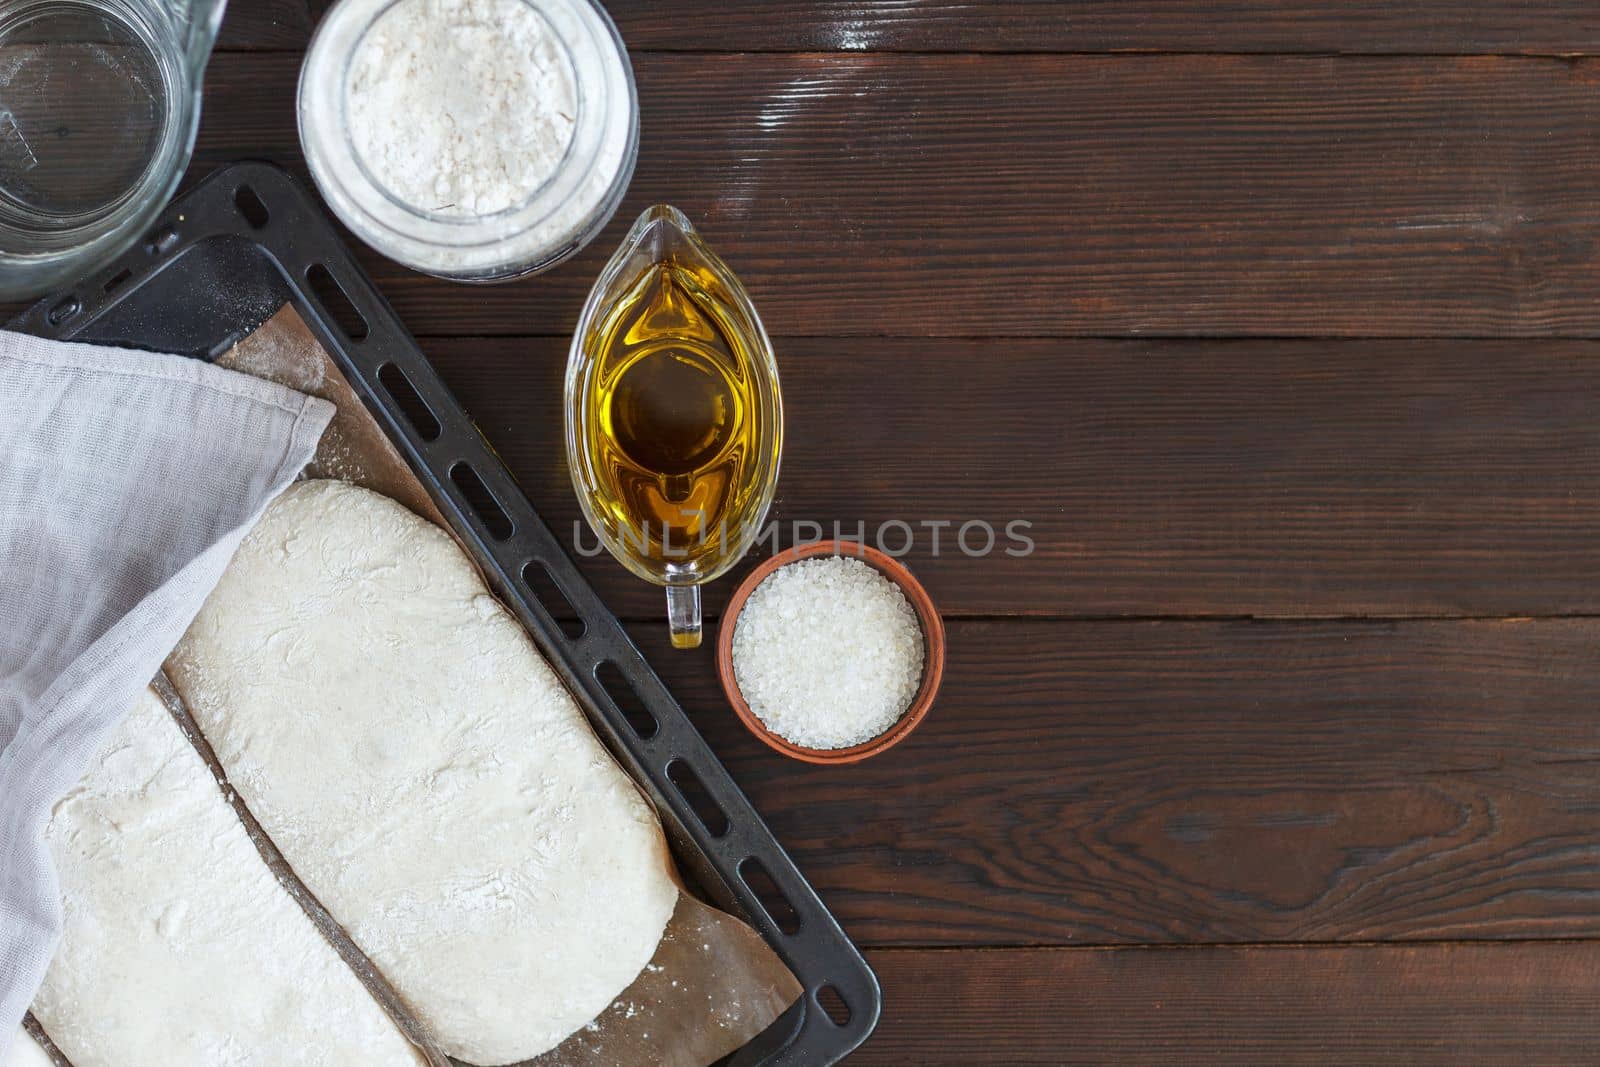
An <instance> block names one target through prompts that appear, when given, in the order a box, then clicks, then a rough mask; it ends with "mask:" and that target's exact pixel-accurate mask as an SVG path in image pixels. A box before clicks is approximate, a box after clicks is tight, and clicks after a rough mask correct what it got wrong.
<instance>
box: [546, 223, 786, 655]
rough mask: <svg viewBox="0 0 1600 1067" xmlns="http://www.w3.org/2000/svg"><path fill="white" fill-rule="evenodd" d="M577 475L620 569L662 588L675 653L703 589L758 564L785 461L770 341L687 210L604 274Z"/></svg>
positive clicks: (589, 513) (632, 235)
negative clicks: (751, 558)
mask: <svg viewBox="0 0 1600 1067" xmlns="http://www.w3.org/2000/svg"><path fill="white" fill-rule="evenodd" d="M565 409H566V446H567V467H568V470H569V471H570V472H571V475H572V486H573V489H574V490H575V491H576V493H577V495H578V502H579V504H580V505H581V506H582V508H583V515H584V518H585V519H587V520H588V522H589V525H590V526H591V527H592V528H593V529H594V531H595V532H596V533H597V534H598V535H599V536H600V540H601V542H602V543H603V544H604V545H605V546H606V548H607V549H608V550H610V552H611V554H612V556H614V557H615V558H616V559H617V561H618V562H620V563H621V564H622V565H623V566H624V567H626V568H628V570H630V571H632V572H633V573H634V574H636V575H638V576H639V577H640V578H643V579H644V580H645V581H648V582H653V583H655V584H656V585H660V586H664V587H665V588H666V595H667V622H668V626H669V628H670V630H671V633H672V643H673V645H674V646H675V647H677V648H694V647H695V646H697V645H698V644H700V586H702V585H704V584H705V583H707V582H710V581H713V580H714V579H716V578H717V577H719V576H721V575H722V574H724V573H726V572H727V570H728V569H729V568H731V567H732V566H733V565H734V564H735V563H737V562H738V561H739V560H740V559H741V558H743V556H744V554H745V553H746V552H748V551H749V549H750V546H751V545H752V544H754V542H755V540H756V538H757V537H758V536H759V534H760V530H761V524H762V523H763V522H765V521H766V516H767V509H768V508H770V507H771V506H772V498H773V494H774V493H775V492H776V490H777V486H778V466H779V461H780V460H781V458H782V454H783V397H782V393H781V391H780V389H779V386H778V366H777V362H776V360H775V359H774V358H773V354H772V343H771V341H769V340H768V338H767V332H766V330H765V328H763V326H762V325H761V318H760V316H759V315H757V314H756V309H755V306H754V305H753V304H752V303H751V301H750V296H749V294H748V293H747V292H746V291H745V288H744V286H743V285H742V284H741V283H740V281H739V279H738V277H737V276H735V275H734V273H733V271H731V270H729V269H728V265H727V264H726V263H724V262H723V261H722V259H721V258H720V257H719V256H718V255H717V254H716V253H715V252H713V251H712V250H711V249H710V248H709V247H707V245H706V243H705V241H704V240H702V239H701V237H700V234H699V233H698V232H697V231H696V230H695V228H694V226H693V225H691V224H690V222H689V220H688V219H687V218H685V217H684V215H683V213H682V212H681V211H678V210H677V209H676V208H673V207H669V206H667V205H665V204H657V205H656V206H654V207H651V208H649V209H647V210H646V211H645V212H644V213H643V214H642V215H640V216H639V219H638V221H636V222H635V223H634V224H633V229H632V230H630V231H629V232H628V235H627V237H625V238H623V241H622V245H621V246H620V247H619V248H618V249H617V251H616V253H615V254H614V255H613V256H612V257H611V261H610V262H609V263H607V264H606V266H605V269H604V270H602V271H601V272H600V277H599V278H598V279H597V280H596V281H595V283H594V288H593V289H592V290H591V291H590V293H589V299H588V301H587V302H585V304H584V306H583V311H582V313H581V314H580V315H579V317H578V328H577V331H576V333H575V334H574V335H573V338H572V348H571V350H570V352H569V354H568V356H567V377H566V390H565Z"/></svg>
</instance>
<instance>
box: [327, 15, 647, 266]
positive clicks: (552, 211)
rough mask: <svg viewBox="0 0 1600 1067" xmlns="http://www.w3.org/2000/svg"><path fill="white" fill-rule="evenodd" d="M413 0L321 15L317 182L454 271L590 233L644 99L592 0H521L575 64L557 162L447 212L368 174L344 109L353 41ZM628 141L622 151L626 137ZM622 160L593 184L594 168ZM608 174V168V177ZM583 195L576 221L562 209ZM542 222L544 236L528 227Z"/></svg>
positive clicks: (617, 189) (388, 244)
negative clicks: (492, 202) (478, 209)
mask: <svg viewBox="0 0 1600 1067" xmlns="http://www.w3.org/2000/svg"><path fill="white" fill-rule="evenodd" d="M406 2H411V0H345V2H343V3H341V4H338V5H336V6H335V7H334V8H333V9H332V10H331V11H329V13H328V14H327V15H326V16H325V17H324V19H323V22H322V24H321V25H320V26H319V27H318V29H317V32H316V34H315V35H314V37H313V38H312V41H311V45H310V47H309V48H308V49H307V53H306V59H305V62H304V64H303V66H302V67H301V72H300V83H299V88H298V111H299V127H300V139H301V143H302V146H303V148H304V150H305V155H306V161H307V164H308V165H309V167H310V169H311V173H312V177H313V178H314V179H315V181H316V183H317V186H318V188H319V189H320V190H321V191H322V193H323V195H324V197H325V198H326V199H327V201H328V203H329V206H330V207H332V208H333V210H334V213H335V214H337V215H338V216H339V217H340V218H341V219H342V220H343V221H344V222H345V223H346V225H348V226H350V228H351V229H352V230H353V231H355V232H356V234H357V235H358V236H360V237H361V238H362V239H363V240H364V241H366V242H367V243H368V244H371V245H372V246H373V247H374V248H376V249H377V250H378V251H380V252H383V253H384V254H385V255H389V256H391V257H392V258H394V259H396V260H398V261H400V262H402V263H405V264H407V265H409V266H415V267H417V268H418V269H420V270H424V271H429V272H431V273H439V272H440V269H441V268H440V264H439V262H438V261H439V260H441V259H450V260H453V261H454V262H452V263H451V264H450V265H449V266H446V267H444V268H443V269H444V270H447V271H449V274H447V276H450V275H453V274H459V273H466V274H488V275H496V274H504V273H507V271H506V269H505V268H516V269H515V270H514V271H513V272H514V273H526V272H527V271H528V270H530V269H540V265H541V264H546V263H549V262H555V261H556V260H558V259H560V258H564V256H565V255H567V254H570V252H571V251H573V250H575V248H576V247H577V246H579V245H581V244H582V243H585V242H587V240H588V239H589V238H590V237H592V236H593V234H594V233H595V232H597V231H598V230H599V228H600V227H601V226H603V225H604V224H605V222H606V221H607V220H609V218H610V216H611V214H612V213H613V212H614V211H615V210H616V206H617V204H618V203H620V201H621V198H622V192H623V191H624V190H625V189H626V186H627V183H628V181H629V179H630V178H631V177H632V170H633V163H634V157H635V155H636V153H637V146H638V100H637V90H636V88H635V86H634V81H633V72H632V68H631V67H630V65H629V63H628V56H627V51H626V49H625V48H624V47H623V44H622V39H621V37H620V35H619V34H618V33H617V30H616V27H615V25H614V24H613V23H612V22H611V19H610V18H609V16H607V15H606V13H605V11H604V9H602V8H601V7H600V6H599V5H598V4H596V3H594V0H516V2H518V3H521V4H523V5H525V6H527V7H528V8H529V9H530V10H531V11H532V12H533V13H534V14H535V15H536V16H538V17H539V18H540V19H541V20H542V22H543V23H544V26H545V28H546V29H547V30H548V31H549V32H550V34H551V37H552V40H553V42H554V43H555V45H556V47H557V48H558V49H559V50H560V53H561V55H562V57H563V59H564V61H565V62H566V63H567V65H568V69H569V71H570V72H571V74H572V81H573V93H574V97H575V98H576V104H577V108H578V114H577V115H576V116H575V120H574V125H573V131H572V134H571V136H570V137H569V138H568V141H567V145H566V148H565V152H564V155H563V157H562V160H561V162H560V163H559V164H558V165H557V166H556V167H555V169H554V170H553V171H552V172H551V173H550V174H549V175H548V176H546V177H545V179H544V180H543V181H542V182H541V183H540V184H539V186H538V187H537V188H536V189H534V190H533V191H532V192H531V193H530V194H529V195H528V196H527V198H525V199H524V200H522V201H521V202H519V203H517V204H514V205H511V206H509V207H507V208H504V209H502V210H499V211H495V212H491V213H486V214H462V215H445V214H441V213H439V212H436V211H431V210H428V209H426V208H419V207H417V206H415V205H412V204H408V203H406V202H405V201H403V200H402V199H400V198H399V197H398V196H396V195H395V194H394V193H393V192H392V191H391V190H390V189H388V188H387V187H386V186H385V185H383V184H382V183H381V182H379V181H377V180H376V179H375V177H374V176H373V175H372V174H371V172H370V171H369V169H368V168H367V165H366V163H365V161H364V160H362V158H361V154H360V153H359V152H358V151H357V150H356V148H355V145H354V143H353V141H352V139H351V137H350V136H349V131H348V123H347V122H346V121H345V105H346V98H347V84H348V77H349V71H350V67H351V64H352V63H353V61H354V58H355V55H356V52H357V49H358V48H359V47H360V45H361V42H362V41H363V40H365V38H366V35H367V33H368V32H369V31H370V30H371V29H372V27H373V26H374V25H376V24H377V22H378V21H379V20H380V19H382V18H383V17H384V16H385V15H387V14H388V13H389V12H390V11H391V10H393V9H394V8H395V7H396V6H397V5H398V4H401V3H406ZM619 144H620V145H621V149H620V151H618V145H619ZM600 167H604V168H606V169H607V170H608V171H611V170H613V169H614V173H613V174H612V176H611V180H610V181H609V182H608V183H607V187H606V188H605V189H604V190H601V191H599V192H598V194H597V193H596V191H595V190H593V189H592V188H591V185H592V184H593V181H592V176H593V175H595V174H596V172H597V168H600ZM604 177H605V175H604V174H602V175H601V180H602V181H603V180H604ZM586 199H593V200H594V201H595V203H594V205H593V208H592V209H591V210H582V211H579V212H578V213H577V214H575V216H574V217H573V219H572V220H571V223H570V225H568V224H566V223H560V224H557V222H556V220H558V219H559V218H560V216H561V215H562V213H563V212H567V211H570V210H571V208H572V205H573V204H582V203H583V202H584V201H585V200H586ZM541 228H542V229H545V230H548V231H550V232H549V233H548V234H547V236H546V238H545V239H543V240H537V239H530V235H532V234H534V233H536V232H538V231H540V230H541Z"/></svg>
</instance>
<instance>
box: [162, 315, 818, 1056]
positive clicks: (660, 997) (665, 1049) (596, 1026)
mask: <svg viewBox="0 0 1600 1067" xmlns="http://www.w3.org/2000/svg"><path fill="white" fill-rule="evenodd" d="M217 362H218V363H219V364H220V365H222V366H225V367H231V368H233V369H235V370H238V371H242V372H244V373H246V374H251V375H254V376H256V377H259V378H266V379H269V380H271V381H275V382H279V383H281V384H283V385H287V386H289V387H291V388H293V389H297V390H299V391H301V392H304V393H309V394H312V395H314V396H320V397H322V398H323V399H325V400H329V401H332V402H333V404H334V405H335V406H336V407H337V408H338V414H337V415H335V416H334V419H333V422H332V423H331V424H330V425H329V427H328V430H327V432H326V433H325V434H324V435H323V437H322V441H321V443H320V444H319V446H318V448H317V452H316V455H315V456H314V457H313V458H312V461H311V463H310V464H309V465H308V466H307V467H306V472H305V476H306V477H310V478H338V479H341V480H343V481H348V482H352V483H354V484H356V485H360V486H363V487H365V488H368V489H372V490H374V491H376V492H379V493H382V494H384V495H385V496H388V497H391V498H393V499H395V500H397V501H399V502H400V503H402V504H404V505H405V506H406V507H408V508H410V509H411V510H412V511H414V512H416V513H417V514H418V515H421V516H423V517H424V518H427V519H429V520H431V521H432V522H434V523H437V524H438V525H439V526H440V527H442V528H443V529H444V530H445V531H446V532H448V533H450V534H451V536H456V535H455V532H454V531H453V530H451V529H450V527H449V525H448V524H447V523H446V522H445V521H444V519H443V516H442V515H441V514H440V513H439V510H438V508H436V507H435V506H434V503H433V500H432V499H431V498H430V497H429V496H428V493H427V490H426V489H424V488H423V486H422V483H421V482H420V481H419V480H418V479H417V477H416V475H415V474H414V473H413V472H412V470H411V467H410V466H409V464H407V463H406V461H405V459H404V458H403V457H402V456H401V455H400V453H399V451H398V450H396V448H395V447H394V445H393V443H392V442H390V440H389V438H388V436H387V435H386V434H385V433H384V431H383V429H382V428H381V427H380V426H379V424H378V422H377V420H376V419H375V418H374V417H373V415H372V414H371V413H370V412H369V411H368V410H367V409H366V407H365V406H364V405H363V404H362V402H361V400H360V399H359V397H357V395H356V393H355V391H354V389H353V388H352V387H351V386H350V383H349V382H348V381H347V380H346V379H345V377H344V375H343V374H342V373H341V372H340V371H339V369H338V367H337V366H336V365H335V364H334V362H333V360H332V359H331V358H330V357H329V356H328V354H327V352H326V351H325V350H324V349H323V348H322V346H321V345H320V344H319V343H318V342H317V340H316V338H315V336H314V335H313V334H312V333H311V331H310V330H309V329H308V328H307V327H306V325H305V323H304V321H303V320H302V319H301V318H300V316H299V315H298V314H297V313H296V312H295V310H294V309H293V307H285V308H283V309H282V310H280V311H279V312H278V313H277V314H276V315H274V316H273V317H272V318H271V319H269V320H268V321H267V322H266V323H265V324H264V325H263V326H262V327H261V328H260V329H258V330H257V331H256V332H255V333H253V334H251V335H250V336H249V337H247V338H245V339H244V340H243V341H241V342H240V343H239V344H238V345H237V346H236V347H234V348H233V349H232V350H230V351H229V352H227V353H226V354H225V355H224V356H223V357H222V358H221V359H219V360H218V361H217ZM458 540H459V538H458ZM468 556H469V558H470V553H469V554H468ZM163 682H164V679H158V689H162V688H164V690H165V692H164V696H165V697H166V698H167V700H168V704H169V706H171V707H172V708H173V710H174V714H175V715H177V716H178V719H179V722H180V723H181V724H182V725H183V726H184V728H185V730H186V731H188V732H189V734H190V737H191V740H193V741H195V743H196V747H197V748H198V749H199V750H200V751H201V754H202V755H203V756H205V757H206V759H207V761H208V762H209V763H210V764H211V765H212V769H213V772H214V773H216V774H218V776H219V778H220V777H221V775H222V769H221V767H220V766H218V765H217V763H216V760H215V757H214V755H213V754H212V753H211V750H210V747H209V746H208V745H206V744H205V741H204V738H203V737H202V736H201V735H200V733H199V730H198V729H197V728H196V726H195V723H194V721H193V719H191V718H190V717H189V715H188V713H187V711H186V710H184V709H183V707H182V704H181V700H180V699H179V694H177V693H176V692H175V691H174V690H173V689H172V687H171V685H170V684H165V685H163V684H162V683H163ZM227 792H228V795H229V799H230V801H231V802H233V803H234V804H235V807H236V810H239V811H240V812H241V818H242V819H243V820H244V822H245V825H246V828H247V829H248V830H249V831H250V832H251V836H252V838H253V839H254V840H255V841H256V845H257V848H258V849H260V850H261V852H262V855H263V857H264V858H265V859H266V860H267V861H268V864H269V865H270V866H271V867H272V868H273V870H274V871H275V872H276V873H277V874H278V876H279V878H280V879H281V880H283V881H284V882H285V884H286V885H288V886H289V888H290V891H291V892H292V893H294V894H295V896H296V898H297V899H298V900H300V902H301V903H302V906H304V907H305V908H306V910H307V913H308V914H309V915H310V916H311V918H312V920H313V921H314V922H316V923H317V925H318V926H319V928H321V929H322V930H323V932H324V934H326V935H327V936H328V938H329V940H330V941H332V942H333V944H334V947H335V948H337V949H338V950H339V952H340V954H341V955H342V956H344V958H345V959H346V961H347V962H349V963H350V964H351V966H352V968H353V969H354V970H355V972H356V973H357V975H358V976H359V977H361V978H362V980H363V981H364V982H365V983H366V984H367V986H368V988H369V989H370V990H371V991H372V992H373V994H374V995H375V996H376V997H377V999H378V1000H379V1002H380V1003H382V1004H383V1005H384V1006H385V1008H387V1009H388V1010H389V1012H390V1014H391V1015H393V1016H394V1017H395V1020H396V1022H397V1023H399V1025H400V1026H401V1028H402V1029H403V1030H404V1031H405V1032H406V1033H407V1034H408V1035H409V1036H410V1037H411V1038H412V1040H413V1041H414V1042H416V1043H417V1044H418V1045H419V1047H421V1048H422V1049H423V1051H424V1053H425V1054H427V1056H428V1058H429V1059H430V1061H432V1062H433V1063H434V1064H436V1065H439V1067H443V1065H445V1064H449V1063H453V1062H456V1061H452V1060H450V1059H448V1058H447V1057H445V1056H443V1055H442V1054H441V1053H440V1052H439V1051H438V1049H437V1047H436V1046H434V1045H433V1043H432V1041H431V1040H430V1038H429V1037H428V1034H427V1028H426V1027H425V1026H423V1025H422V1024H421V1023H420V1021H419V1020H418V1019H417V1018H416V1017H415V1016H414V1015H413V1014H412V1013H411V1012H410V1011H409V1009H408V1008H407V1007H406V1005H405V1002H404V1001H403V999H402V998H400V997H399V996H398V995H396V993H395V992H394V990H393V989H392V988H391V987H390V986H389V985H388V983H387V982H386V981H384V979H383V977H382V975H381V974H380V973H378V971H377V969H376V968H375V967H374V966H373V965H372V964H371V962H370V961H369V960H367V959H366V957H365V956H364V955H363V954H362V953H361V951H360V949H359V948H357V947H356V945H355V944H354V942H352V941H351V940H350V938H349V937H348V936H347V935H346V934H345V933H344V931H343V930H342V929H340V927H339V926H338V923H337V922H336V921H335V920H334V919H333V917H332V916H330V915H329V914H328V913H327V912H326V910H325V909H323V908H322V906H321V904H320V903H319V902H317V901H316V900H315V898H314V897H313V896H312V895H311V894H310V893H309V892H307V891H306V889H305V887H304V886H303V885H301V884H300V883H299V880H298V879H296V878H295V877H294V875H293V872H292V870H290V869H289V868H288V866H287V865H286V864H285V863H284V861H283V859H282V857H281V856H279V855H278V853H277V850H276V848H275V847H274V846H273V845H272V843H271V841H270V840H268V839H267V838H266V836H265V835H264V834H263V833H262V832H261V829H260V827H259V826H258V825H257V824H256V823H255V820H254V819H253V818H251V817H250V815H249V813H248V811H246V810H244V808H243V805H242V803H240V802H239V801H238V798H237V796H236V795H235V794H233V793H232V791H231V790H228V791H227ZM673 873H674V876H675V877H677V872H676V871H674V872H673ZM677 880H678V883H679V894H678V905H677V908H676V910H675V911H674V912H673V915H672V918H671V920H670V921H669V922H668V923H667V927H666V930H665V931H664V932H663V934H662V937H661V943H660V944H659V945H658V946H657V948H656V953H655V956H654V957H653V958H652V959H651V961H650V962H649V963H648V964H647V965H646V966H645V969H644V970H643V971H642V972H641V973H640V975H639V977H638V978H636V979H635V980H634V982H633V984H631V985H630V986H628V988H627V989H625V990H623V992H622V994H621V995H620V996H618V997H617V999H616V1000H615V1001H614V1002H613V1003H612V1004H611V1006H610V1007H609V1008H607V1009H606V1010H605V1011H604V1012H602V1013H601V1014H600V1015H599V1016H598V1017H596V1018H595V1019H594V1020H593V1021H592V1022H591V1023H590V1024H589V1025H588V1026H586V1027H583V1028H581V1029H579V1030H578V1032H577V1033H575V1034H573V1035H572V1036H571V1037H569V1038H568V1039H567V1040H566V1041H564V1042H562V1043H561V1045H559V1046H558V1047H556V1048H554V1049H552V1050H551V1051H549V1052H547V1053H545V1054H544V1055H542V1056H539V1057H537V1058H536V1059H533V1060H530V1061H528V1064H527V1067H601V1065H607V1067H613V1065H627V1067H633V1065H639V1067H644V1065H657V1067H705V1065H707V1064H710V1063H713V1062H714V1061H716V1060H718V1059H720V1058H722V1057H723V1056H726V1055H727V1054H728V1053H730V1052H733V1051H734V1050H736V1049H738V1048H740V1047H741V1046H743V1045H744V1044H746V1043H747V1042H748V1041H749V1040H750V1039H751V1038H753V1037H755V1035H757V1034H758V1033H760V1032H761V1031H762V1030H764V1029H766V1028H767V1026H768V1025H769V1024H771V1022H772V1021H773V1020H774V1019H776V1018H777V1017H778V1016H779V1015H780V1014H782V1013H783V1012H784V1011H785V1010H786V1009H787V1008H788V1007H789V1006H790V1005H791V1004H793V1003H794V1001H795V1000H796V999H797V998H798V997H799V995H800V993H801V987H800V984H799V982H798V981H796V980H795V978H794V976H793V975H792V974H791V973H790V972H789V969H788V968H787V967H785V966H784V964H783V962H782V961H781V960H780V959H779V958H778V957H777V955H776V954H775V953H774V952H773V951H772V949H771V948H769V947H768V946H767V944H766V942H764V941H763V940H762V939H761V938H760V936H759V935H757V934H756V933H755V931H754V930H752V929H751V928H750V927H749V926H747V925H746V924H745V923H743V922H741V921H740V920H739V919H737V918H735V917H733V916H732V915H729V914H727V913H725V912H722V911H719V910H717V909H715V908H712V907H710V906H709V905H707V904H705V903H703V902H701V901H700V900H698V899H696V898H695V897H694V896H693V895H692V894H690V893H689V892H688V891H687V890H685V889H684V888H683V883H682V879H681V877H677ZM530 995H531V994H530Z"/></svg>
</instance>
